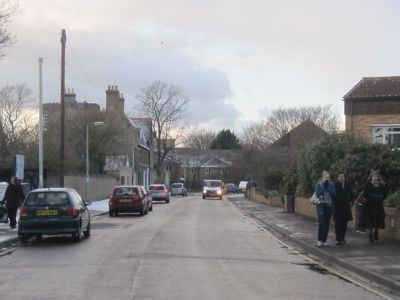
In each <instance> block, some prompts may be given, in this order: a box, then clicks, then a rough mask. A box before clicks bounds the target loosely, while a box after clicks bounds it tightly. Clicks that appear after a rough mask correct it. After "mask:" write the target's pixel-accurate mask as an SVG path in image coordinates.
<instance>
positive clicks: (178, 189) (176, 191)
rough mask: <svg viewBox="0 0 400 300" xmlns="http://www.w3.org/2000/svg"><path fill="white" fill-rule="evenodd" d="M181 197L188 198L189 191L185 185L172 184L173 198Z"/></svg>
mask: <svg viewBox="0 0 400 300" xmlns="http://www.w3.org/2000/svg"><path fill="white" fill-rule="evenodd" d="M176 195H181V196H183V197H186V196H187V189H186V188H185V185H184V184H183V183H173V184H171V196H176Z"/></svg>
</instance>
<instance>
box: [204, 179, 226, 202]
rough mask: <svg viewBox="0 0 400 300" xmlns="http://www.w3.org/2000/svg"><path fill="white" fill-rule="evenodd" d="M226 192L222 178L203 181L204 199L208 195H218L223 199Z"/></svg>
mask: <svg viewBox="0 0 400 300" xmlns="http://www.w3.org/2000/svg"><path fill="white" fill-rule="evenodd" d="M223 194H224V183H223V182H222V180H215V179H205V180H204V181H203V199H205V198H206V197H218V198H219V200H222V195H223Z"/></svg>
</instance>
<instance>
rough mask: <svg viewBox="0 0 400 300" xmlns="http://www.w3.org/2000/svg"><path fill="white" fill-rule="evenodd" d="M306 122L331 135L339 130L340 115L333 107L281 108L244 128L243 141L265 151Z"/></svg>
mask: <svg viewBox="0 0 400 300" xmlns="http://www.w3.org/2000/svg"><path fill="white" fill-rule="evenodd" d="M305 121H311V122H313V123H314V124H316V125H317V126H319V127H321V128H322V129H324V130H325V131H327V132H330V133H333V132H336V131H338V129H339V115H338V113H337V112H335V111H334V110H333V108H332V105H323V106H305V107H294V108H279V109H276V110H273V111H272V112H271V114H270V115H269V116H268V117H267V118H266V119H265V120H262V121H259V122H257V123H255V124H253V125H250V126H248V127H247V128H244V130H243V132H244V133H243V135H242V140H243V142H244V144H251V145H253V146H255V147H256V148H259V149H263V148H264V147H265V146H267V145H269V144H271V143H273V142H275V141H276V140H278V139H279V138H281V137H282V136H283V135H285V134H286V133H288V132H289V131H290V130H292V129H293V128H295V127H297V126H298V125H300V124H301V123H303V122H305Z"/></svg>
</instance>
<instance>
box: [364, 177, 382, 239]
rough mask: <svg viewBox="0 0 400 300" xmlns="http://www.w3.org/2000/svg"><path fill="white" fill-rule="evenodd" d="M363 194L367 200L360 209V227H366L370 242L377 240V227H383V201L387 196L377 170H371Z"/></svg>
mask: <svg viewBox="0 0 400 300" xmlns="http://www.w3.org/2000/svg"><path fill="white" fill-rule="evenodd" d="M363 196H364V197H365V199H366V200H367V201H366V203H365V204H364V208H363V210H362V213H363V216H362V218H361V220H362V224H361V227H362V228H365V229H367V233H368V238H369V241H370V243H373V242H374V241H377V240H378V237H379V228H382V229H384V228H385V209H384V207H383V201H384V200H385V199H386V196H387V189H386V185H385V183H384V182H383V180H382V177H381V174H380V171H379V170H372V172H371V174H370V175H369V177H368V183H367V185H366V186H365V188H364V191H363Z"/></svg>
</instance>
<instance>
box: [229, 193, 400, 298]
mask: <svg viewBox="0 0 400 300" xmlns="http://www.w3.org/2000/svg"><path fill="white" fill-rule="evenodd" d="M228 199H229V201H231V202H232V203H233V204H234V205H235V206H237V207H238V208H239V210H241V211H242V212H243V213H244V214H246V215H249V216H251V217H253V218H255V219H257V220H258V221H260V222H261V223H262V224H263V225H265V227H266V228H267V229H268V230H269V231H271V233H273V234H274V235H277V236H278V237H279V238H280V239H283V240H286V241H288V242H289V243H292V244H295V245H296V246H297V247H300V248H302V249H304V250H305V251H306V252H308V253H311V254H313V255H315V256H317V257H319V258H320V259H322V260H323V261H325V262H327V263H329V264H333V265H338V266H339V267H342V268H344V269H346V270H349V271H351V272H352V273H355V274H357V275H359V276H361V277H363V278H366V279H367V280H369V281H372V282H375V283H377V284H379V285H383V286H386V287H388V288H390V289H391V290H393V291H397V292H400V242H397V241H391V240H383V239H382V238H380V239H379V241H378V242H377V243H374V244H370V243H369V240H368V239H367V237H366V235H365V234H364V233H360V232H354V231H349V230H348V231H347V234H346V241H347V244H345V245H342V246H336V245H335V233H334V232H335V231H334V226H332V227H331V228H330V230H329V236H328V247H326V248H319V247H317V246H316V242H317V241H316V235H317V226H318V223H317V221H316V220H315V221H314V220H311V219H309V218H306V217H303V216H300V215H296V214H290V213H284V212H283V210H282V208H276V207H270V206H267V205H264V204H259V203H256V202H253V201H250V200H247V199H245V198H243V197H228Z"/></svg>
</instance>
